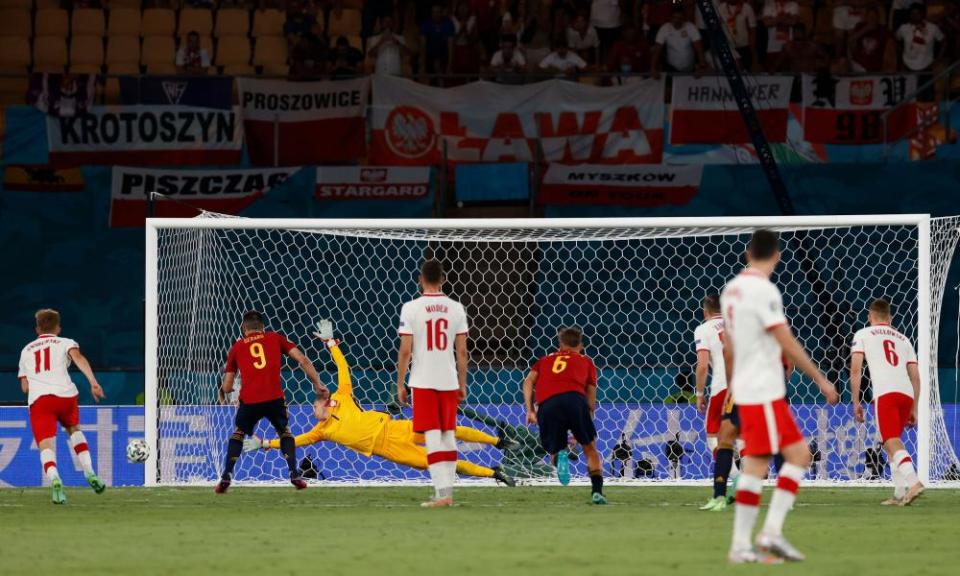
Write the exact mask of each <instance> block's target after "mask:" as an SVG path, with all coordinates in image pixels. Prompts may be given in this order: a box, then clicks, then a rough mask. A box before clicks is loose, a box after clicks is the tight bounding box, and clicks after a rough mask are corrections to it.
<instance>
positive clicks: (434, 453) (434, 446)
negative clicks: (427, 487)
mask: <svg viewBox="0 0 960 576" xmlns="http://www.w3.org/2000/svg"><path fill="white" fill-rule="evenodd" d="M441 434H442V433H441V432H440V430H427V431H426V432H424V433H423V439H424V444H425V445H426V448H427V470H428V471H429V472H430V482H431V483H432V484H433V490H434V495H435V497H436V498H449V497H450V496H451V494H452V492H453V491H452V489H451V482H450V480H449V476H450V474H449V472H447V461H446V460H445V459H437V458H438V456H439V457H440V458H443V456H441V455H442V453H443V452H445V451H446V450H445V449H444V446H443V438H442V436H441Z"/></svg>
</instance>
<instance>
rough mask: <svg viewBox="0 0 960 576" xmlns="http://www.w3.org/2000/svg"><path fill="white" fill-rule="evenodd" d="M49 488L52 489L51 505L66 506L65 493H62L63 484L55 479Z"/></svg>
mask: <svg viewBox="0 0 960 576" xmlns="http://www.w3.org/2000/svg"><path fill="white" fill-rule="evenodd" d="M50 487H51V488H52V489H53V498H52V499H53V503H54V504H66V503H67V493H66V492H64V491H63V482H62V481H61V480H60V479H59V478H57V479H55V480H54V481H53V482H52V483H51V484H50Z"/></svg>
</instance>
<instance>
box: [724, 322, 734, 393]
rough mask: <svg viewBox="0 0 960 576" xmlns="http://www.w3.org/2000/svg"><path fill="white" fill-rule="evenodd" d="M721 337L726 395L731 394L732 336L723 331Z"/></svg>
mask: <svg viewBox="0 0 960 576" xmlns="http://www.w3.org/2000/svg"><path fill="white" fill-rule="evenodd" d="M724 334H725V335H726V337H725V338H724V339H723V372H724V374H726V375H727V390H728V392H727V396H732V395H733V338H731V337H730V333H729V332H724Z"/></svg>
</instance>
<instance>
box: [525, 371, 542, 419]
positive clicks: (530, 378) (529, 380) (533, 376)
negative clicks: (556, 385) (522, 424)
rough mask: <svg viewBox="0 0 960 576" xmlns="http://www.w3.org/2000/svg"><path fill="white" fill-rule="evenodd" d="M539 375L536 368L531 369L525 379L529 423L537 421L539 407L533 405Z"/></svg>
mask: <svg viewBox="0 0 960 576" xmlns="http://www.w3.org/2000/svg"><path fill="white" fill-rule="evenodd" d="M539 376H540V375H539V374H538V373H537V371H536V370H531V371H530V373H529V374H527V377H526V378H525V379H524V381H523V402H524V405H525V406H526V407H527V424H536V423H537V408H536V407H535V406H534V405H533V387H534V386H535V385H536V383H537V378H538V377H539Z"/></svg>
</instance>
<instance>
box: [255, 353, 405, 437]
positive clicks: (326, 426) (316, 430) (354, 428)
mask: <svg viewBox="0 0 960 576" xmlns="http://www.w3.org/2000/svg"><path fill="white" fill-rule="evenodd" d="M330 354H332V355H333V360H334V362H336V364H337V391H336V392H335V393H334V394H333V395H332V396H331V397H330V400H331V406H330V417H329V418H327V419H326V420H325V421H324V422H319V423H318V424H317V425H316V426H314V427H313V428H312V429H311V430H310V431H309V432H306V433H304V434H300V435H299V436H297V437H296V443H297V446H304V445H307V444H314V443H316V442H322V441H324V440H327V441H329V442H336V443H337V444H340V445H343V446H346V447H347V448H350V449H351V450H356V451H357V452H359V453H361V454H363V455H364V456H370V455H371V454H373V448H374V446H375V445H376V443H377V440H378V439H379V438H380V436H382V435H383V431H384V429H385V428H386V426H387V422H389V421H390V415H389V414H385V413H383V412H375V411H366V410H364V409H363V408H361V407H360V404H358V403H357V400H356V399H355V398H354V397H353V384H352V382H351V380H350V366H348V365H347V359H346V358H345V357H344V355H343V352H342V351H341V350H340V347H339V346H332V347H331V348H330ZM270 447H271V448H279V447H280V441H279V440H276V439H274V440H271V441H270Z"/></svg>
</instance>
